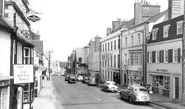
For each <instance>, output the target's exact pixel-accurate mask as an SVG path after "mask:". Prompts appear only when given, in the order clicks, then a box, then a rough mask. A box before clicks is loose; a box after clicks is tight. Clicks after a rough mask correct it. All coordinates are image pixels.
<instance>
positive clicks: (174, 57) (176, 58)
mask: <svg viewBox="0 0 185 109" xmlns="http://www.w3.org/2000/svg"><path fill="white" fill-rule="evenodd" d="M175 51H176V53H175ZM175 54H176V56H175ZM175 60H176V61H175ZM173 63H178V49H173Z"/></svg>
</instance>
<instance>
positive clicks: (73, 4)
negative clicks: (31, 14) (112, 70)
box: [28, 0, 168, 61]
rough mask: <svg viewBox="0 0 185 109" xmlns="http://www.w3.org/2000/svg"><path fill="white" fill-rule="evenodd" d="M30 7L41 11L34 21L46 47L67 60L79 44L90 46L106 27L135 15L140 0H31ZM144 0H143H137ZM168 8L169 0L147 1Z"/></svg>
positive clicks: (34, 28)
mask: <svg viewBox="0 0 185 109" xmlns="http://www.w3.org/2000/svg"><path fill="white" fill-rule="evenodd" d="M28 1H29V3H30V8H32V9H33V10H34V11H37V12H39V13H42V14H40V15H38V16H39V17H41V20H40V21H38V22H35V23H31V25H32V26H31V27H32V29H33V30H34V31H35V32H37V31H39V34H40V35H41V40H43V41H44V50H54V53H53V59H59V60H60V61H67V57H68V56H69V55H70V54H71V52H72V51H73V50H74V49H75V48H77V47H83V46H87V44H88V42H89V41H90V39H91V38H92V37H94V36H96V35H97V34H98V35H99V36H100V37H105V35H106V28H107V27H111V26H112V21H114V20H117V18H121V19H122V20H123V19H127V20H130V19H132V18H133V17H134V3H135V1H137V0H28ZM138 1H141V0H138ZM147 1H150V4H156V3H157V4H158V5H161V11H164V10H166V9H167V8H168V0H147Z"/></svg>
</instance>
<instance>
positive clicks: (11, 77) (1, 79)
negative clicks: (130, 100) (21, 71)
mask: <svg viewBox="0 0 185 109" xmlns="http://www.w3.org/2000/svg"><path fill="white" fill-rule="evenodd" d="M11 79H14V77H13V76H0V81H5V80H11Z"/></svg>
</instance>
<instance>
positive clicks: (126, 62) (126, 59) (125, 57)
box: [125, 54, 127, 64]
mask: <svg viewBox="0 0 185 109" xmlns="http://www.w3.org/2000/svg"><path fill="white" fill-rule="evenodd" d="M125 64H127V54H125Z"/></svg>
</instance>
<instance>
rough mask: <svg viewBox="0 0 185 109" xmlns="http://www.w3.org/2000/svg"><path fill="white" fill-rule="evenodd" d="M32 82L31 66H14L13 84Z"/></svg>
mask: <svg viewBox="0 0 185 109" xmlns="http://www.w3.org/2000/svg"><path fill="white" fill-rule="evenodd" d="M31 82H33V65H14V84H19V83H31Z"/></svg>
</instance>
